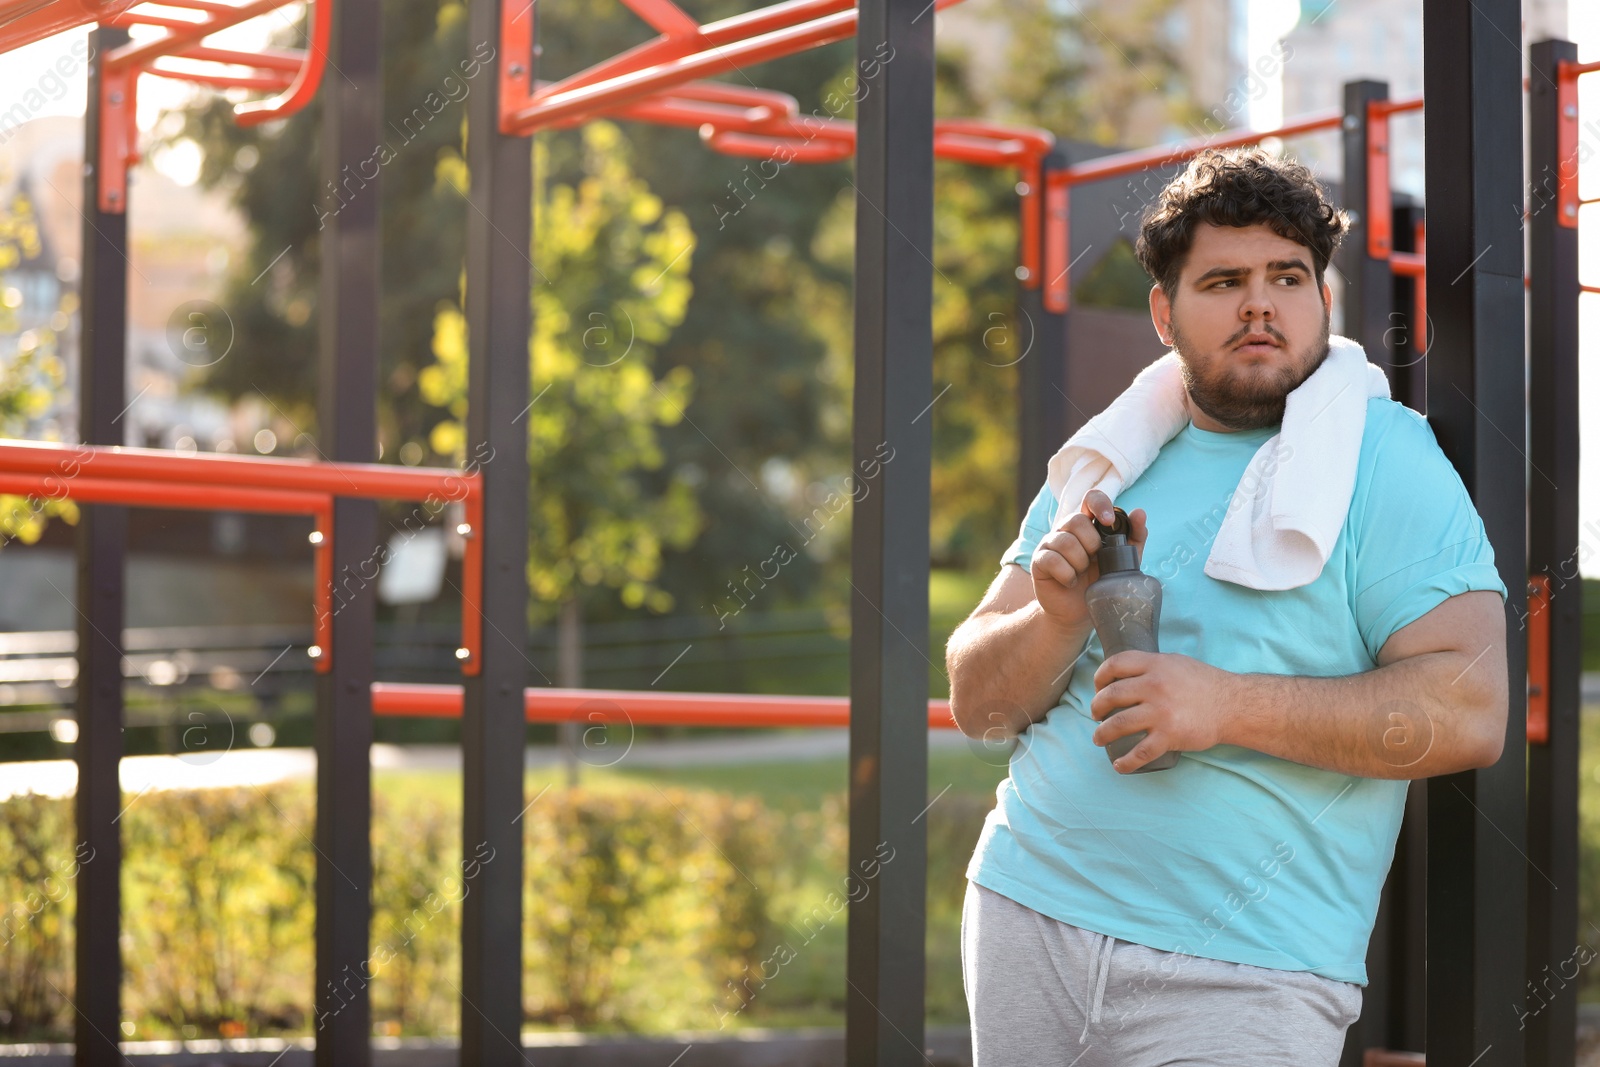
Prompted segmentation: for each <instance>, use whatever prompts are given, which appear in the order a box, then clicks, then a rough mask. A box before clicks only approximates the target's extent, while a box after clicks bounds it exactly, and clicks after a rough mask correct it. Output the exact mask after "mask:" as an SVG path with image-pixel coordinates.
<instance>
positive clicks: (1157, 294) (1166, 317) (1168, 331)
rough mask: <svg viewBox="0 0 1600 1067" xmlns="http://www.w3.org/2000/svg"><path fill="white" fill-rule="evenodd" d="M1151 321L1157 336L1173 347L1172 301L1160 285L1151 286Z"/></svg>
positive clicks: (1169, 346) (1162, 341)
mask: <svg viewBox="0 0 1600 1067" xmlns="http://www.w3.org/2000/svg"><path fill="white" fill-rule="evenodd" d="M1150 321H1151V322H1152V323H1153V324H1154V325H1155V328H1156V336H1157V337H1159V338H1161V343H1162V344H1164V345H1166V346H1167V347H1168V348H1171V347H1172V301H1170V300H1168V299H1167V294H1166V293H1165V292H1164V291H1163V290H1162V288H1161V286H1159V285H1152V286H1151V287H1150Z"/></svg>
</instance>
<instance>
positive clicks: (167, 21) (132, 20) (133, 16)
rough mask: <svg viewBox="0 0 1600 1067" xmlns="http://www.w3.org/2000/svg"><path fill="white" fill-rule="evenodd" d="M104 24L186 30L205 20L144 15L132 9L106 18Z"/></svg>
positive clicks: (203, 23) (199, 24) (202, 24)
mask: <svg viewBox="0 0 1600 1067" xmlns="http://www.w3.org/2000/svg"><path fill="white" fill-rule="evenodd" d="M105 25H107V26H118V27H121V28H123V29H127V28H128V27H129V26H157V27H159V28H161V29H164V30H187V29H189V28H191V27H193V26H204V25H205V22H204V21H202V20H198V19H176V18H173V17H172V16H171V15H145V14H140V13H139V12H137V11H132V12H126V13H124V14H121V15H118V16H116V17H115V18H110V19H106V21H105Z"/></svg>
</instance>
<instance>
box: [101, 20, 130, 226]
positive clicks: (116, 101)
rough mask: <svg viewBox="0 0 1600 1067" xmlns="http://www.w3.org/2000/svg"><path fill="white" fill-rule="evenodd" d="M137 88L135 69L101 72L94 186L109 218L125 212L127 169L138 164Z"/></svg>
mask: <svg viewBox="0 0 1600 1067" xmlns="http://www.w3.org/2000/svg"><path fill="white" fill-rule="evenodd" d="M124 47H126V46H124ZM108 59H109V57H108ZM138 86H139V70H138V68H136V67H134V68H129V67H119V68H117V69H115V70H113V69H111V67H110V66H109V65H107V66H105V67H104V68H103V69H102V70H101V73H100V137H99V141H100V169H99V171H98V172H97V174H96V178H97V180H96V182H95V186H96V188H98V189H99V192H100V195H99V203H100V210H101V211H104V212H107V213H110V214H121V213H122V212H123V210H124V209H125V207H126V204H127V199H126V193H127V190H128V168H129V167H131V166H133V165H134V164H135V163H137V162H139V128H138V122H137V119H138V108H137V107H136V106H135V100H134V93H135V91H136V90H137V89H138Z"/></svg>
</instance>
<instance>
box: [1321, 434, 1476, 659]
mask: <svg viewBox="0 0 1600 1067" xmlns="http://www.w3.org/2000/svg"><path fill="white" fill-rule="evenodd" d="M1394 406H1395V407H1396V408H1398V409H1399V411H1397V412H1396V411H1391V412H1388V413H1387V414H1388V416H1389V417H1388V419H1387V420H1386V421H1387V422H1388V426H1387V428H1386V431H1384V432H1381V433H1380V434H1379V436H1378V437H1377V439H1376V447H1375V448H1374V449H1373V450H1372V453H1371V455H1370V457H1369V458H1370V461H1371V464H1372V465H1371V474H1370V476H1369V478H1368V479H1367V492H1366V493H1365V495H1364V496H1363V494H1361V493H1359V492H1358V493H1357V501H1356V506H1355V507H1354V508H1353V509H1352V511H1351V514H1350V520H1351V521H1352V522H1353V523H1354V524H1355V527H1354V530H1353V531H1352V532H1353V534H1354V538H1353V541H1352V544H1353V546H1354V556H1355V562H1354V569H1353V570H1354V573H1353V580H1352V584H1351V590H1352V596H1351V607H1352V609H1353V610H1354V612H1355V618H1356V625H1357V627H1358V628H1359V629H1360V631H1361V637H1362V640H1363V641H1364V642H1365V644H1366V646H1367V649H1368V651H1369V652H1371V654H1372V658H1373V659H1374V660H1376V659H1377V658H1378V653H1379V651H1381V650H1382V648H1383V646H1384V643H1385V642H1387V641H1388V640H1389V638H1390V637H1392V636H1393V635H1394V633H1395V631H1397V630H1400V629H1401V628H1403V627H1405V626H1408V625H1409V624H1411V623H1413V622H1415V621H1416V620H1418V619H1420V618H1421V617H1422V616H1424V615H1426V614H1427V613H1428V612H1430V611H1432V610H1433V609H1434V608H1436V607H1438V606H1439V605H1440V604H1442V603H1444V602H1445V601H1446V600H1448V599H1449V598H1450V597H1453V596H1456V595H1457V594H1459V593H1465V592H1468V591H1469V590H1474V589H1491V590H1494V591H1495V592H1497V593H1499V594H1500V596H1501V597H1502V598H1504V597H1505V596H1506V595H1507V591H1506V586H1505V583H1504V582H1503V581H1501V580H1500V572H1499V571H1498V570H1497V569H1496V568H1495V563H1494V546H1493V545H1492V544H1490V542H1489V537H1488V534H1487V533H1486V532H1485V530H1484V527H1483V519H1482V517H1481V516H1480V515H1479V514H1478V509H1477V507H1476V506H1475V505H1474V504H1473V502H1472V497H1471V496H1469V495H1468V493H1467V487H1466V485H1464V484H1463V483H1462V481H1461V475H1460V474H1459V473H1457V471H1456V469H1455V467H1454V466H1453V465H1452V464H1451V463H1450V460H1449V458H1448V457H1447V456H1446V455H1445V454H1444V452H1443V450H1441V449H1440V448H1439V443H1438V441H1437V440H1436V439H1435V438H1434V435H1433V429H1432V428H1431V427H1430V426H1429V425H1428V423H1427V421H1426V420H1425V419H1423V417H1422V416H1421V415H1419V414H1417V413H1416V412H1415V411H1412V410H1411V409H1410V408H1407V407H1405V406H1404V405H1398V404H1397V405H1394ZM1374 413H1375V412H1374V411H1369V412H1368V418H1369V419H1370V418H1371V417H1372V416H1373V414H1374Z"/></svg>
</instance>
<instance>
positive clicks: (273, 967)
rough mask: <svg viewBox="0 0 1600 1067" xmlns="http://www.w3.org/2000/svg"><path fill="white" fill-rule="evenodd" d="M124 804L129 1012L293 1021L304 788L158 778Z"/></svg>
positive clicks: (303, 896) (182, 1019) (284, 1025)
mask: <svg viewBox="0 0 1600 1067" xmlns="http://www.w3.org/2000/svg"><path fill="white" fill-rule="evenodd" d="M180 758H196V757H180ZM199 758H205V757H199ZM128 804H129V806H128V808H127V810H126V811H125V812H124V813H123V816H122V818H121V820H120V822H121V825H122V827H123V830H122V832H123V850H124V857H123V874H122V884H123V915H124V920H123V939H124V942H123V949H122V957H123V967H124V968H125V972H126V977H125V979H124V987H123V988H124V994H123V996H124V999H125V1004H126V1008H125V1012H126V1013H127V1017H128V1018H130V1019H134V1020H136V1021H139V1022H143V1020H144V1019H146V1018H152V1017H153V1018H158V1019H160V1020H162V1022H163V1024H164V1026H165V1027H166V1028H170V1029H171V1030H173V1031H176V1032H177V1033H178V1034H183V1033H200V1034H204V1035H208V1036H209V1035H214V1034H218V1033H223V1032H225V1031H226V1030H231V1029H233V1028H235V1027H237V1026H238V1025H239V1024H243V1025H244V1026H245V1027H246V1029H247V1031H248V1032H250V1033H263V1032H274V1031H280V1030H293V1029H299V1028H300V1027H301V1026H302V1025H304V1024H305V1022H306V1021H307V1020H306V1016H305V1007H304V1006H305V1005H307V1004H309V1003H310V1002H311V996H310V993H311V981H310V974H311V967H312V959H313V957H312V947H313V946H312V942H311V938H310V936H309V933H310V930H311V923H312V921H313V914H314V911H313V909H314V903H315V899H316V897H315V888H316V878H315V874H316V869H315V866H316V865H315V856H314V854H313V853H312V852H311V849H310V847H309V846H308V844H307V841H308V840H309V835H310V833H311V832H312V823H313V819H314V815H313V808H312V798H311V794H310V791H309V790H308V789H305V788H299V787H271V788H268V789H257V788H240V789H206V790H182V791H178V790H159V791H151V792H149V793H146V794H144V795H142V796H137V797H134V798H129V801H128ZM302 834H306V835H308V836H306V837H302V836H301V835H302ZM185 1027H193V1028H194V1029H193V1030H192V1031H185V1029H184V1028H185Z"/></svg>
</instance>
